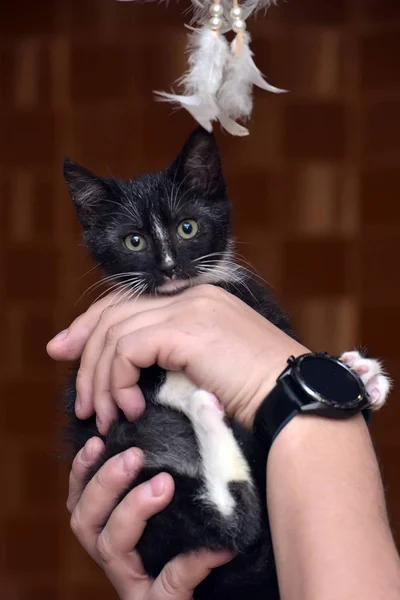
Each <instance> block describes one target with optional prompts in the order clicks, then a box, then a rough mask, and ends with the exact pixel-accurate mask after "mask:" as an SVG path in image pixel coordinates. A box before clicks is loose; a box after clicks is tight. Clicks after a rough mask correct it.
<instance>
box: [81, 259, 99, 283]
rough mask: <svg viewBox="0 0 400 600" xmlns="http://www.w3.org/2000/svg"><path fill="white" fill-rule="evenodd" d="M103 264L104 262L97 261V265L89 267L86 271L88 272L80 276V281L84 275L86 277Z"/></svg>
mask: <svg viewBox="0 0 400 600" xmlns="http://www.w3.org/2000/svg"><path fill="white" fill-rule="evenodd" d="M101 265H102V263H97V264H96V265H94V267H92V268H91V269H89V270H88V271H86V273H84V274H83V275H80V277H78V281H80V280H81V279H83V278H84V277H86V275H89V273H91V272H92V271H94V270H95V269H97V268H98V267H100V266H101Z"/></svg>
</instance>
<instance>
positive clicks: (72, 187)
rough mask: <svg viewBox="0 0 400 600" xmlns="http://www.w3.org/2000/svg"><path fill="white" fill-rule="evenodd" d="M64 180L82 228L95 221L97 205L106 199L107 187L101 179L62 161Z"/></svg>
mask: <svg viewBox="0 0 400 600" xmlns="http://www.w3.org/2000/svg"><path fill="white" fill-rule="evenodd" d="M64 179H65V181H66V182H67V184H68V189H69V193H70V195H71V198H72V200H73V202H74V204H75V208H76V211H77V213H78V218H79V220H80V222H81V225H82V226H83V227H87V226H88V225H90V223H91V222H93V221H94V220H95V219H96V212H97V207H98V205H99V204H100V203H101V202H102V201H103V200H105V199H106V198H107V187H106V184H105V182H104V180H103V179H101V177H97V176H96V175H95V174H94V173H92V172H91V171H89V170H88V169H85V167H81V166H80V165H78V164H77V163H74V162H73V161H72V160H71V159H70V158H67V159H65V161H64Z"/></svg>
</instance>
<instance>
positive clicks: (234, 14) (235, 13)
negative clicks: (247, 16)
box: [230, 6, 243, 21]
mask: <svg viewBox="0 0 400 600" xmlns="http://www.w3.org/2000/svg"><path fill="white" fill-rule="evenodd" d="M230 15H231V18H232V19H233V20H234V21H236V19H241V18H242V16H243V11H242V9H241V8H240V6H236V7H235V8H232V10H231V12H230Z"/></svg>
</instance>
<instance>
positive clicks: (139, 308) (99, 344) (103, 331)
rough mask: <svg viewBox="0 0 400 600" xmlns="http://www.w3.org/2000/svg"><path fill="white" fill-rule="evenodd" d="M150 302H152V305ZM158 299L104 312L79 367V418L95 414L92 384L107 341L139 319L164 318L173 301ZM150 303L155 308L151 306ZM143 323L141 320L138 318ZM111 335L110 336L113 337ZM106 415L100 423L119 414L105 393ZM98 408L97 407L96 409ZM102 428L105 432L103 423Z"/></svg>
mask: <svg viewBox="0 0 400 600" xmlns="http://www.w3.org/2000/svg"><path fill="white" fill-rule="evenodd" d="M150 302H151V305H150V304H149V303H150ZM155 302H156V299H152V300H151V301H149V300H144V301H142V300H141V301H137V302H131V303H124V304H122V305H118V304H115V305H112V306H109V307H108V308H107V309H106V310H104V311H103V313H102V314H101V316H100V318H99V320H98V323H97V326H96V328H95V329H94V331H93V333H92V334H91V336H90V337H89V339H88V340H87V343H86V345H85V348H84V350H83V353H82V358H81V363H80V367H79V372H78V377H77V382H76V387H77V402H76V414H77V416H78V417H79V418H80V419H87V418H89V417H90V416H91V415H92V414H93V410H94V402H93V386H94V375H95V368H96V365H97V363H98V361H99V359H100V357H101V354H102V352H103V350H104V348H105V346H106V344H107V340H110V341H111V345H112V344H113V343H115V342H116V340H117V339H118V336H119V337H120V336H121V335H123V334H125V333H126V332H129V330H130V329H135V328H138V327H139V326H140V325H137V324H136V320H138V319H140V320H141V321H142V322H143V324H147V323H155V322H159V321H161V320H162V318H163V313H162V309H163V308H166V307H167V306H169V305H171V304H172V303H173V300H171V299H170V298H169V299H166V300H164V299H160V300H159V301H158V302H157V303H156V304H155ZM149 306H152V307H154V306H155V307H156V308H151V309H149ZM139 323H140V321H139ZM110 334H111V338H110ZM103 400H105V403H104V406H101V408H104V411H103V414H102V415H101V416H100V422H103V421H104V422H105V423H110V422H112V421H113V420H114V419H115V418H116V416H117V413H116V409H115V405H114V402H113V400H112V398H111V396H110V395H108V396H107V395H106V396H105V397H104V398H103ZM96 410H97V408H96ZM100 430H101V432H102V433H106V431H107V429H105V428H104V427H103V426H102V425H101V423H100Z"/></svg>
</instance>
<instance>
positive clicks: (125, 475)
mask: <svg viewBox="0 0 400 600" xmlns="http://www.w3.org/2000/svg"><path fill="white" fill-rule="evenodd" d="M142 464H143V454H142V452H141V451H140V450H139V449H137V448H133V449H132V448H130V449H129V450H126V451H125V452H123V453H122V454H118V455H117V456H114V457H113V458H111V459H110V460H108V461H107V462H106V463H105V464H104V465H103V466H102V467H101V469H100V470H99V471H98V472H97V473H96V474H95V475H94V477H93V478H92V479H91V480H90V481H89V483H88V484H87V486H86V488H85V489H84V491H83V493H82V495H81V498H80V500H79V502H78V503H77V505H76V507H75V509H74V511H73V513H72V517H71V527H72V530H73V532H74V533H75V535H76V536H77V538H78V539H79V541H80V543H81V544H82V546H83V547H84V548H85V549H86V550H87V552H88V553H89V554H90V556H92V558H94V559H95V560H98V556H97V550H96V543H97V537H98V534H99V531H100V530H101V528H102V527H103V526H104V524H105V523H106V522H107V519H108V517H109V516H110V514H111V513H112V511H113V509H114V507H115V505H116V503H117V501H118V499H119V498H120V496H121V494H122V493H123V492H124V490H126V488H127V487H128V486H129V485H130V484H131V483H132V481H134V479H135V477H136V476H137V474H138V472H139V471H140V469H141V467H142Z"/></svg>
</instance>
